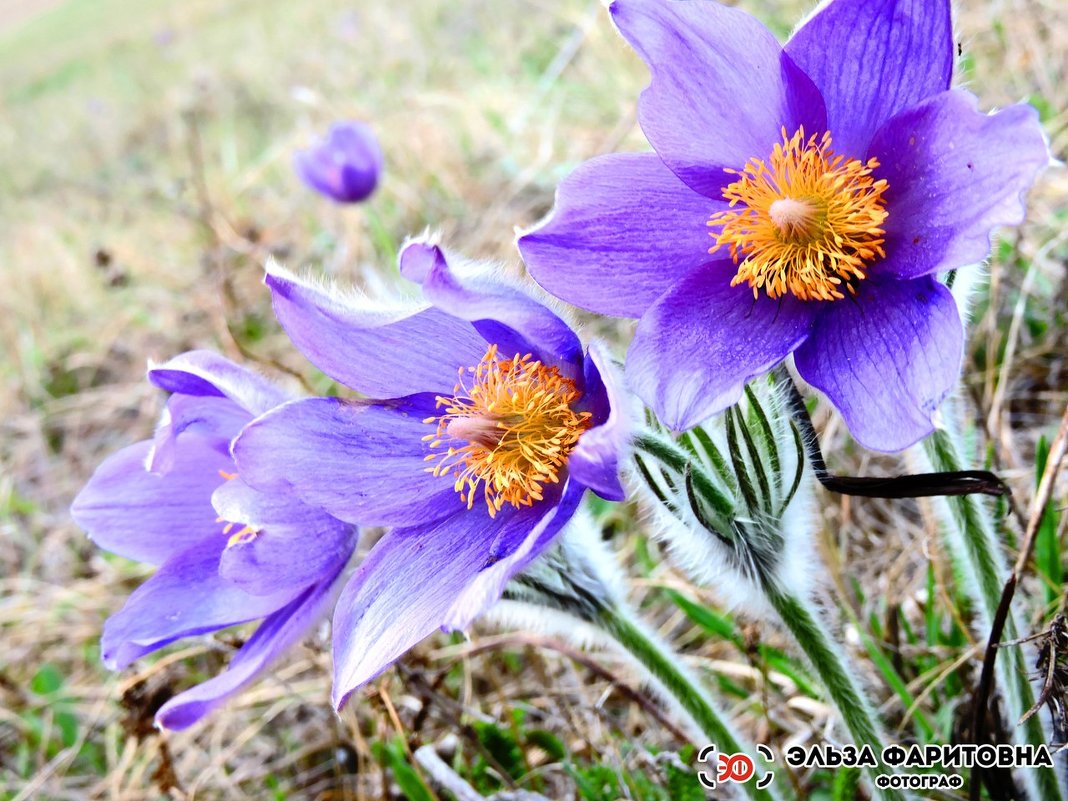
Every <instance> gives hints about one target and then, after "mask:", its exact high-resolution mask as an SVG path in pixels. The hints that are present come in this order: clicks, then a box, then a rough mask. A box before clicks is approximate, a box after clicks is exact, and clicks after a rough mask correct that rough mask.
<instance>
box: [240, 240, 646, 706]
mask: <svg viewBox="0 0 1068 801" xmlns="http://www.w3.org/2000/svg"><path fill="white" fill-rule="evenodd" d="M400 269H401V274H402V275H403V276H404V277H406V278H408V279H410V280H412V281H414V282H416V283H417V284H420V285H421V286H422V294H423V297H424V299H425V301H426V302H422V303H418V304H416V305H410V306H407V307H404V308H398V309H395V310H385V309H381V308H380V307H376V306H373V305H370V304H368V303H366V302H360V301H358V300H355V299H352V300H350V299H347V298H341V297H338V296H337V295H336V294H335V293H332V292H329V291H326V290H324V289H321V288H319V287H317V286H314V285H311V284H308V283H306V282H303V281H300V280H297V279H296V278H293V277H292V276H290V275H288V274H286V273H283V272H281V271H278V270H274V269H272V270H270V271H269V272H268V275H267V285H268V286H269V287H270V288H271V291H272V292H273V295H274V309H275V314H276V315H277V317H278V319H279V321H280V322H281V323H282V326H283V327H284V328H285V330H286V332H287V333H288V334H289V336H290V338H291V339H292V340H293V342H294V343H295V344H296V345H297V347H298V348H300V349H301V350H302V351H303V352H304V353H305V355H306V356H307V357H308V358H309V359H310V360H311V361H312V362H313V363H314V364H315V365H316V366H317V367H319V368H320V369H321V370H322V371H323V372H325V373H326V374H327V375H329V376H331V377H332V378H334V379H336V380H337V381H339V382H341V383H342V384H345V385H346V386H349V387H351V388H353V389H355V390H357V391H358V392H360V393H362V394H363V395H365V396H367V398H369V399H368V400H353V399H342V398H315V399H309V400H298V401H293V402H291V403H289V404H286V405H284V406H281V407H280V408H278V409H275V410H274V411H271V412H269V413H268V414H266V415H264V416H263V417H261V418H259V419H258V420H256V421H254V422H253V423H251V424H250V425H249V426H247V427H246V428H245V430H244V431H243V433H242V434H241V436H240V437H238V439H237V441H236V442H235V443H234V454H235V457H236V459H237V464H238V469H239V470H240V472H241V476H242V478H243V479H244V480H246V481H247V482H249V484H251V485H252V486H254V487H256V488H257V489H260V490H263V491H265V492H275V491H277V492H293V493H295V494H296V495H298V496H299V497H300V498H301V499H303V500H304V501H305V502H306V503H308V504H310V505H313V506H317V507H321V508H323V509H326V510H327V511H329V512H330V513H331V514H333V515H335V516H337V517H339V518H341V519H343V520H348V521H350V522H352V523H356V524H360V525H380V526H389V527H391V530H390V531H389V533H387V534H386V535H385V537H384V538H383V539H381V540H380V541H379V542H378V543H377V544H376V545H375V547H374V548H373V550H372V551H371V553H370V554H369V555H368V557H367V558H366V559H365V560H364V561H363V563H362V564H361V565H360V567H359V568H358V569H357V571H356V574H355V575H354V577H353V579H352V580H351V581H350V582H349V584H348V585H347V587H346V588H345V590H344V592H343V593H342V595H341V598H340V599H339V601H338V604H337V608H336V610H335V613H334V670H335V677H334V701H335V704H336V705H337V706H338V707H340V706H341V705H342V704H343V703H344V702H345V700H346V699H347V698H348V696H349V695H350V694H351V693H352V691H353V690H354V689H355V688H356V687H358V686H359V685H360V684H362V683H364V682H366V681H368V680H369V679H371V678H373V677H374V676H376V675H377V674H379V673H380V672H381V671H382V670H383V669H384V668H385V667H386V666H388V665H389V664H390V663H391V662H392V661H393V660H395V659H396V658H398V657H399V656H400V655H401V654H403V653H404V652H405V651H406V650H407V649H409V648H410V647H412V646H413V645H414V644H415V643H417V642H419V641H420V640H421V639H423V638H424V637H426V636H427V635H428V634H430V633H431V632H433V631H434V630H435V629H437V628H439V627H442V628H445V629H458V628H464V627H466V626H467V625H468V624H469V623H470V622H471V621H472V620H473V619H474V618H475V617H476V616H477V615H478V614H479V613H480V612H482V611H483V610H484V609H485V608H486V607H487V606H489V605H490V604H492V603H494V602H495V601H496V600H497V599H498V598H499V596H500V594H501V591H502V590H503V588H504V585H505V584H506V583H507V582H508V580H509V579H510V578H511V577H512V576H513V575H515V574H516V573H517V572H518V571H520V570H522V569H523V568H524V567H525V566H526V565H527V564H529V563H530V561H531V560H532V559H533V558H534V557H535V556H537V555H538V554H539V553H540V552H541V551H542V550H544V549H545V547H546V546H547V545H548V544H549V542H550V541H551V540H552V539H553V537H554V536H555V535H556V534H557V533H558V532H559V531H560V529H561V528H562V526H563V525H564V524H565V523H566V522H567V521H568V520H569V519H570V518H571V516H572V514H573V513H574V512H575V510H576V508H577V506H578V504H579V501H580V499H581V497H582V494H583V492H584V491H585V490H586V489H587V488H590V489H592V490H594V491H595V492H597V493H598V494H599V495H601V496H602V497H605V498H609V499H613V500H619V499H621V498H622V497H623V488H622V487H621V485H620V483H619V478H618V475H617V471H618V460H619V455H620V451H621V448H622V445H623V439H624V437H625V436H626V430H625V415H624V414H623V413H622V407H621V405H620V402H619V401H618V400H617V395H616V389H615V384H614V371H613V370H612V369H611V368H610V365H609V363H608V362H607V361H606V359H605V357H604V356H603V355H602V354H601V353H600V351H598V350H597V349H595V348H594V349H591V350H590V351H589V352H588V353H587V352H585V351H584V350H583V348H582V345H581V343H580V342H579V339H578V337H577V336H576V335H575V333H574V332H573V331H572V330H571V329H570V328H569V327H568V326H567V325H566V324H565V323H564V322H563V321H561V320H560V318H559V317H557V316H556V315H555V314H554V313H553V312H552V311H550V310H549V309H548V308H547V307H546V306H544V305H542V304H541V303H539V302H537V301H535V300H534V299H532V298H531V297H529V296H528V295H527V294H526V293H524V292H523V291H521V290H520V289H518V288H516V287H514V286H512V285H510V284H508V283H506V282H502V281H501V280H500V279H498V278H496V277H494V276H490V275H488V274H485V273H477V272H476V273H472V274H470V275H468V274H461V271H459V270H456V269H454V268H453V266H451V265H450V263H449V262H448V261H447V260H446V258H445V256H444V254H443V253H442V251H441V250H440V249H439V248H438V247H436V246H433V245H430V244H428V243H424V242H413V243H411V244H409V245H407V246H406V247H405V249H404V250H403V251H402V253H401V257H400Z"/></svg>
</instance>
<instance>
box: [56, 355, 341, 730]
mask: <svg viewBox="0 0 1068 801" xmlns="http://www.w3.org/2000/svg"><path fill="white" fill-rule="evenodd" d="M148 377H149V380H150V381H151V382H152V383H153V384H155V385H156V386H158V387H160V388H161V389H164V390H168V391H170V392H172V393H174V394H173V395H171V397H170V399H169V400H168V403H167V407H166V410H165V411H164V414H163V417H162V419H161V421H160V425H159V427H158V428H157V430H156V434H155V437H154V438H153V439H151V440H146V441H144V442H139V443H137V444H136V445H131V446H130V447H128V448H125V449H123V450H121V451H119V452H118V453H116V454H114V455H113V456H111V457H110V458H108V459H107V460H106V461H105V462H104V463H103V464H102V465H101V466H100V467H99V468H98V469H97V471H96V472H95V473H94V474H93V477H92V478H91V479H90V480H89V483H88V484H87V485H86V486H85V488H84V489H83V490H82V491H81V493H79V495H78V497H77V498H76V499H75V500H74V504H73V505H72V507H71V514H72V515H73V517H74V519H75V521H76V522H77V523H78V524H79V525H80V526H81V527H82V528H84V529H85V530H86V531H87V532H88V533H89V536H90V537H92V538H93V540H94V541H95V542H96V543H97V544H98V545H100V547H102V548H105V549H107V550H109V551H112V552H114V553H117V554H119V555H121V556H125V557H127V558H129V559H136V560H138V561H142V562H148V563H150V564H154V565H159V566H160V567H159V570H158V571H157V572H156V573H155V574H154V575H153V576H152V577H151V578H150V579H148V581H146V582H145V583H144V584H142V585H141V586H140V587H139V588H138V589H137V590H135V591H134V593H133V594H132V595H131V596H130V598H129V600H128V601H127V602H126V605H125V606H124V607H123V608H122V610H121V611H119V612H118V613H117V614H115V615H113V616H112V617H111V618H109V619H108V621H107V623H106V624H105V625H104V634H103V637H102V640H101V655H102V658H103V660H104V664H105V665H107V666H108V667H109V668H111V669H112V670H121V669H122V668H124V667H126V666H127V665H129V664H130V663H131V662H133V661H134V660H135V659H137V658H138V657H140V656H142V655H144V654H147V653H150V652H151V651H154V650H156V649H157V648H161V647H163V646H165V645H168V644H169V643H172V642H174V641H175V640H178V639H180V638H182V637H189V636H193V635H197V634H203V633H206V632H211V631H216V630H218V629H222V628H226V627H227V626H233V625H235V624H238V623H245V622H248V621H252V620H260V619H262V622H261V623H260V625H259V627H258V628H257V629H256V631H255V633H254V634H253V635H252V636H251V638H249V640H248V641H247V642H246V643H245V644H244V645H243V646H242V647H241V649H240V650H239V651H238V652H237V653H236V654H235V655H234V657H233V659H232V660H231V661H230V666H229V668H228V669H227V670H226V671H224V672H223V673H221V674H219V675H218V676H216V677H214V678H212V679H209V680H208V681H206V682H204V683H202V684H199V685H197V686H195V687H192V688H191V689H189V690H186V691H185V692H182V693H180V694H179V695H177V696H175V697H174V698H172V699H171V700H170V701H168V702H167V703H166V704H164V706H163V707H162V708H161V709H160V710H159V713H158V714H157V716H156V720H157V722H158V723H159V724H160V725H162V726H165V727H167V728H171V729H181V728H185V727H186V726H189V725H191V724H193V723H195V722H196V721H197V720H199V719H200V718H201V717H203V716H204V715H206V714H208V713H209V712H211V711H212V710H213V709H214V708H215V707H217V706H219V704H221V703H222V702H223V701H225V700H226V699H227V698H228V697H230V696H231V695H233V694H234V693H235V692H237V691H238V690H240V689H241V688H242V687H244V686H245V685H247V684H248V683H249V682H251V681H252V680H253V679H255V678H256V676H257V675H258V674H259V673H260V672H262V671H263V670H264V669H265V668H266V667H267V666H268V665H269V663H270V662H271V661H272V660H273V659H274V657H276V656H277V655H278V654H280V653H281V652H282V651H284V650H285V649H287V648H289V647H290V646H292V645H293V644H294V643H295V642H297V641H299V640H300V638H301V637H303V636H304V634H305V633H306V632H307V631H308V629H309V628H310V627H311V626H312V625H314V624H316V623H318V622H319V621H320V620H321V619H322V618H323V617H324V615H325V614H326V612H327V611H328V607H329V603H330V601H331V600H332V599H333V597H334V595H335V590H336V589H337V584H338V577H339V576H340V575H341V573H342V569H343V568H344V566H345V564H346V563H347V562H348V560H349V557H350V556H351V554H352V551H353V548H354V547H355V540H356V530H355V528H354V527H353V526H352V525H350V524H348V523H343V522H341V521H339V520H337V519H335V518H333V517H331V516H329V515H327V514H325V513H324V512H322V511H319V510H317V509H314V508H311V507H309V506H305V505H304V504H303V503H301V502H300V501H298V500H296V499H294V498H291V497H284V496H281V495H278V494H273V495H267V494H263V493H260V492H257V491H256V490H253V489H252V488H250V487H249V486H248V485H247V484H245V483H244V482H243V481H242V480H241V478H240V477H238V476H237V475H236V474H235V467H234V460H233V458H232V456H231V455H230V443H231V441H232V440H233V438H234V437H235V436H236V435H237V433H238V431H240V429H241V427H242V426H243V425H245V424H246V423H247V422H249V421H250V420H252V419H253V417H255V416H256V415H260V414H263V413H264V412H266V411H267V410H269V409H270V408H272V407H274V406H277V405H278V404H281V403H284V402H286V401H288V400H289V397H288V396H287V395H286V394H284V393H283V392H282V391H281V390H279V389H278V388H277V387H275V386H273V385H272V384H270V383H269V382H267V381H266V380H264V379H263V378H261V377H260V376H258V375H256V374H254V373H251V372H249V371H247V370H245V369H243V368H241V367H238V366H237V365H235V364H233V363H232V362H230V361H227V360H226V359H224V358H223V357H221V356H219V355H217V354H214V353H210V352H208V351H193V352H190V353H185V354H183V355H181V356H178V357H176V358H174V359H172V360H170V361H168V362H166V363H164V364H161V365H158V366H155V367H153V368H152V369H150V370H149V373H148Z"/></svg>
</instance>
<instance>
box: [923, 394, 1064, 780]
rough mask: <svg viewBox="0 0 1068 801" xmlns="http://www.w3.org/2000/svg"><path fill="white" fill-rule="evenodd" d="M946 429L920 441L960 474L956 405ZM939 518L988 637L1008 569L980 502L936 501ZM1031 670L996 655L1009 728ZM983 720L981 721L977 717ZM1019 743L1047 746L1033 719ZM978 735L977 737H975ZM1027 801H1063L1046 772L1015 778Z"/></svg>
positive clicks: (1013, 628)
mask: <svg viewBox="0 0 1068 801" xmlns="http://www.w3.org/2000/svg"><path fill="white" fill-rule="evenodd" d="M943 411H944V420H945V427H944V428H942V429H940V430H938V431H936V432H935V433H934V434H932V435H931V436H929V437H928V438H927V439H926V440H924V443H923V444H924V451H925V452H926V454H927V458H928V459H930V462H931V464H932V465H933V467H934V469H936V470H954V471H955V470H960V469H961V465H962V463H963V460H962V459H961V456H960V448H959V446H958V434H957V432H958V431H959V423H958V421H957V419H956V415H957V414H958V412H957V408H956V405H955V404H954V403H952V402H947V403H946V404H945V406H944V407H943ZM934 508H935V511H936V513H937V514H938V516H939V517H940V518H941V521H940V522H941V523H942V525H941V531H942V534H943V537H944V538H945V543H946V549H947V550H948V552H949V554H950V556H951V558H952V559H953V560H954V562H955V563H956V565H957V569H958V572H959V574H960V575H962V576H963V578H964V581H963V582H962V589H963V590H965V591H966V592H968V593H969V594H970V595H971V596H972V597H971V600H972V603H973V605H974V607H975V610H976V612H977V613H978V615H979V621H980V624H981V626H982V627H983V629H984V630H985V631H989V629H990V627H991V625H993V622H994V620H995V618H996V617H997V614H998V605H999V603H1000V600H1001V594H1002V588H1003V587H1004V585H1005V580H1006V579H1007V578H1008V575H1009V571H1008V566H1007V565H1006V563H1005V559H1004V557H1003V555H1002V552H1001V543H1000V541H999V538H998V535H997V530H996V528H995V526H994V522H993V520H992V519H991V517H990V514H989V511H988V510H987V509H986V508H985V506H984V505H983V503H982V501H980V500H979V499H978V498H976V497H974V496H968V495H962V496H958V497H955V498H946V499H942V500H938V501H936V502H935V504H934ZM1018 631H1019V627H1018V626H1017V624H1016V621H1015V619H1014V616H1013V615H1012V614H1011V610H1010V612H1009V614H1008V616H1007V618H1006V620H1005V627H1004V635H1005V637H1007V638H1009V639H1012V638H1015V637H1017V636H1018ZM1029 673H1030V670H1029V666H1028V665H1027V664H1026V663H1025V661H1024V655H1023V651H1022V649H1021V648H1006V649H1005V650H1004V651H1002V652H1000V653H999V658H998V660H997V664H996V674H997V679H998V682H999V683H1000V685H1001V688H1002V694H1003V696H1004V699H1005V711H1006V718H1007V720H1008V721H1009V723H1010V725H1013V726H1015V724H1016V721H1018V720H1019V719H1020V718H1021V717H1022V716H1023V714H1024V712H1025V711H1026V710H1028V709H1029V708H1030V707H1031V706H1032V704H1034V692H1033V690H1032V687H1031V683H1030V681H1029V679H1028V676H1029ZM980 717H985V715H980ZM1023 729H1024V731H1023V734H1022V739H1023V740H1024V741H1026V742H1028V743H1032V744H1036V745H1037V744H1039V743H1044V742H1046V735H1045V732H1044V731H1043V729H1042V724H1041V722H1040V721H1039V716H1038V715H1034V716H1032V717H1031V718H1029V719H1028V720H1027V721H1026V722H1025V723H1024V724H1023ZM976 734H978V732H976ZM977 742H978V740H977ZM1018 776H1019V777H1020V778H1022V779H1023V782H1024V784H1025V787H1026V788H1027V791H1028V797H1029V798H1035V799H1039V798H1040V799H1043V801H1056V800H1057V799H1061V798H1063V796H1062V795H1061V789H1060V786H1059V783H1058V782H1057V777H1056V776H1055V774H1054V771H1053V770H1050V769H1046V768H1036V769H1025V770H1021V771H1019V772H1018ZM972 784H973V788H972V793H973V795H972V797H973V798H975V797H977V796H976V792H977V789H978V776H977V775H976V774H975V773H973V777H972Z"/></svg>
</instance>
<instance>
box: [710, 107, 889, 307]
mask: <svg viewBox="0 0 1068 801" xmlns="http://www.w3.org/2000/svg"><path fill="white" fill-rule="evenodd" d="M782 138H783V141H782V144H776V145H775V147H774V149H773V150H772V153H771V157H770V158H769V159H768V162H767V163H765V162H764V161H762V160H760V159H757V158H754V159H752V160H751V161H750V162H749V163H748V164H746V165H745V167H744V168H743V169H742V170H741V171H738V170H728V172H730V173H732V174H734V175H737V176H738V180H736V181H734V182H733V183H732V184H730V185H729V186H727V188H726V189H724V190H723V197H724V198H725V199H726V200H729V201H730V210H728V211H720V212H716V213H715V214H713V215H712V217H711V218H710V219H709V220H708V225H709V226H711V227H713V228H714V229H716V230H714V231H712V237H713V238H714V239H715V240H716V244H715V245H713V246H712V247H711V248H709V251H708V252H709V253H715V252H716V251H717V250H719V249H720V248H722V247H729V248H730V254H731V258H732V259H733V260H734V263H735V264H737V265H738V273H737V275H735V276H734V279H733V280H732V281H731V286H737V285H738V284H740V283H742V282H747V283H748V284H749V286H750V287H752V289H753V297H759V294H760V292H759V291H760V289H762V288H763V290H764V291H765V292H766V293H767V294H768V297H770V298H777V297H780V296H782V295H785V294H786V293H787V292H789V293H790V294H792V295H794V296H795V297H797V298H798V299H800V300H838V299H841V298H843V297H845V295H843V294H842V291H841V290H842V288H843V284H844V287H845V288H846V289H848V290H849V291H850V292H853V291H854V289H853V282H854V281H859V280H861V279H863V278H864V277H865V272H864V270H865V268H866V267H867V265H868V264H869V263H870V262H872V261H873V260H874V259H876V258H882V257H884V256H885V255H886V254H885V252H884V251H883V247H882V245H883V242H884V238H883V235H884V234H885V231H884V230H883V228H882V225H883V223H884V222H885V220H886V217H887V211H886V209H885V208H884V203H885V201H884V199H883V193H884V192H886V188H887V183H886V180H885V179H879V180H877V181H876V180H874V179H873V178H872V177H871V175H872V171H873V170H875V168H877V167H878V166H879V162H878V160H876V159H875V158H870V159H868V161H867V162H861V161H858V160H857V159H846V158H845V156H839V155H835V153H834V152H833V151H832V150H831V149H830V146H831V135H830V134H829V133H825V134H823V136H822V137H821V138H819V139H817V137H816V136H815V135H813V136H810V137H809V138H808V139H806V138H805V129H804V128H798V130H797V132H796V133H794V135H793V136H789V137H788V136H787V134H786V129H785V128H784V129H783V130H782ZM735 207H738V208H737V210H735Z"/></svg>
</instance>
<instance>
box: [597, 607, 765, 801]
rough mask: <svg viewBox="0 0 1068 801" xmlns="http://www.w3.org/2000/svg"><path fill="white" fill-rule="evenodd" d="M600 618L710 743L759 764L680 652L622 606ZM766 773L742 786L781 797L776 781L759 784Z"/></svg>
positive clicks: (761, 799) (761, 795)
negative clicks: (761, 787)
mask: <svg viewBox="0 0 1068 801" xmlns="http://www.w3.org/2000/svg"><path fill="white" fill-rule="evenodd" d="M599 622H600V624H601V627H602V628H603V629H604V630H605V631H606V632H608V633H609V634H610V635H611V636H612V637H613V639H615V640H616V642H617V643H618V644H619V645H621V646H622V647H623V648H624V649H625V650H626V651H627V653H629V654H630V655H631V657H633V658H634V659H635V661H637V662H638V664H639V665H641V667H642V668H644V669H645V670H646V671H648V673H649V675H650V676H651V677H652V678H653V679H654V680H655V681H656V684H657V685H659V687H660V689H661V690H662V691H663V692H664V693H665V694H666V695H668V696H669V697H670V699H671V700H674V701H675V703H677V704H678V705H679V706H680V707H681V708H682V710H683V711H684V712H686V714H687V715H689V716H690V717H691V718H692V719H693V722H694V724H695V725H696V726H697V727H698V728H699V729H700V730H701V733H702V735H704V736H705V737H707V738H708V744H712V745H715V746H716V748H717V749H718V750H719V751H720V752H721V753H726V754H734V753H745V754H748V755H749V756H751V757H752V758H753V760H754V762H755V763H756V764H757V765H759V760H760V757H759V755H758V754H757V752H756V749H755V748H754V747H753V746H751V745H749V744H747V743H744V742H743V741H742V740H741V739H740V738H739V737H738V735H737V734H735V732H734V730H733V729H732V728H731V726H730V724H729V723H728V722H727V721H726V720H725V719H724V717H723V716H722V714H721V713H720V712H719V710H717V709H716V706H715V704H714V702H713V701H712V699H711V698H710V697H709V696H708V694H707V693H706V692H705V691H704V690H703V689H702V688H701V685H700V683H699V682H698V681H697V679H696V677H695V676H693V675H692V674H691V673H690V671H689V670H687V669H686V668H685V667H683V665H682V664H681V662H680V661H679V657H678V655H677V654H675V653H673V652H672V651H671V650H670V649H669V648H668V646H666V645H665V644H663V643H661V642H659V640H658V638H657V637H656V636H655V635H654V634H652V633H651V632H649V631H647V630H646V629H645V627H644V626H642V625H641V624H640V623H638V622H636V621H635V620H633V619H632V618H630V617H629V616H628V615H627V614H626V613H624V612H622V611H620V610H618V609H615V608H606V609H604V610H603V611H602V612H601V615H600V621H599ZM764 773H765V771H764V770H763V769H762V768H760V767H757V770H756V774H755V776H754V778H753V780H752V781H749V782H746V783H745V784H743V785H742V788H743V789H744V790H745V791H746V793H748V794H749V797H750V798H753V799H755V800H756V801H777V799H779V798H780V796H779V795H778V793H777V792H775V790H774V783H772V784H769V785H768V787H766V788H764V789H759V788H758V787H757V786H756V782H757V780H758V779H759V778H760V777H761V776H763V775H764Z"/></svg>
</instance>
